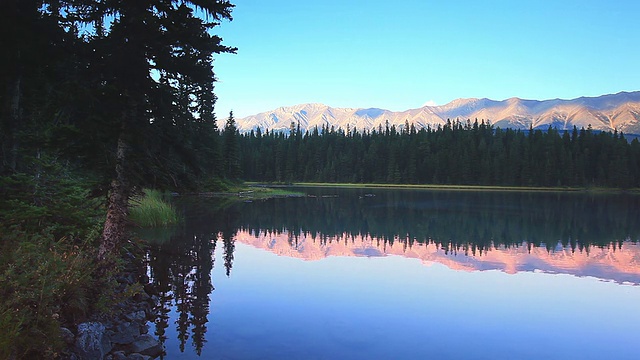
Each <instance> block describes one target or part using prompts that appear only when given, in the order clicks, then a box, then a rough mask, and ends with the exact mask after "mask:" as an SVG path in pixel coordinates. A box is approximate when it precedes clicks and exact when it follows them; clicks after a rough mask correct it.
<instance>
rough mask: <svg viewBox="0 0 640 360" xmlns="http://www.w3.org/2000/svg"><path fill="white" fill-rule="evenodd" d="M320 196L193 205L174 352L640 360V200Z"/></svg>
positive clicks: (177, 265)
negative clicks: (639, 340)
mask: <svg viewBox="0 0 640 360" xmlns="http://www.w3.org/2000/svg"><path fill="white" fill-rule="evenodd" d="M307 192H308V194H309V195H312V196H315V197H304V198H288V199H271V200H266V201H254V202H252V203H245V202H239V203H238V202H235V203H225V202H224V201H221V200H219V199H205V200H198V201H193V200H189V201H186V200H183V201H181V202H179V205H180V206H181V208H182V210H183V211H184V212H185V214H186V221H185V225H184V227H182V228H181V229H175V230H174V231H173V234H165V235H164V237H165V239H164V242H161V243H159V244H157V245H156V246H155V247H154V248H152V249H151V250H150V253H149V259H150V261H149V264H150V273H151V274H152V279H153V282H154V284H155V285H156V288H157V289H158V290H159V292H160V298H161V299H162V301H163V308H162V310H161V311H160V313H161V314H164V315H163V316H160V317H159V319H158V320H157V321H156V324H155V326H152V331H156V332H157V333H159V334H160V335H161V337H162V338H163V340H164V344H165V347H166V351H167V356H166V357H165V358H167V359H174V358H175V359H196V358H205V359H209V358H211V359H365V358H366V359H389V358H403V359H413V358H416V359H423V358H438V359H439V358H448V359H504V358H510V359H540V358H545V359H572V358H575V359H602V358H616V359H636V358H639V357H640V349H639V348H638V347H637V336H638V335H637V334H639V333H640V331H639V330H640V311H637V304H639V303H640V287H639V286H636V285H632V284H638V282H639V281H638V279H639V278H640V276H639V275H638V274H640V270H639V266H638V264H639V263H640V250H639V248H638V245H637V244H636V241H637V240H638V234H639V232H638V230H639V229H638V226H639V225H638V209H639V208H640V207H638V198H637V197H634V196H630V195H607V196H605V195H597V196H595V195H585V194H555V193H544V194H542V193H538V194H531V193H470V192H421V191H417V192H416V191H390V190H335V189H333V190H332V189H310V190H308V191H307ZM367 194H372V195H375V196H365V195H367ZM326 195H332V196H333V195H338V196H337V197H323V196H326ZM156 238H162V236H158V235H156ZM480 270H481V271H480Z"/></svg>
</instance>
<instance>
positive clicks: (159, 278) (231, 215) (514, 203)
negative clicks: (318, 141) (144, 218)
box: [143, 188, 640, 358]
mask: <svg viewBox="0 0 640 360" xmlns="http://www.w3.org/2000/svg"><path fill="white" fill-rule="evenodd" d="M303 191H305V192H306V193H307V194H309V195H311V196H308V197H303V198H277V199H270V200H264V201H254V202H251V203H244V202H236V201H232V202H230V201H225V200H222V199H202V198H182V199H179V200H178V201H177V206H178V207H179V209H180V210H181V211H182V212H183V213H184V214H185V223H184V224H183V226H181V227H180V228H178V229H173V230H172V231H169V230H166V231H165V232H164V233H156V234H151V235H143V237H146V238H153V239H156V240H158V241H157V242H156V244H155V245H153V246H152V247H151V248H150V250H149V253H148V264H149V274H150V278H151V281H152V285H153V286H154V287H155V289H156V291H157V293H158V297H159V298H160V308H159V310H158V315H159V316H158V318H157V320H156V322H155V332H156V334H157V335H158V336H159V337H160V339H161V340H162V341H163V342H167V343H174V342H176V341H177V347H178V348H179V351H180V353H184V352H186V353H190V351H188V350H187V345H188V344H190V346H191V347H193V353H195V354H196V355H200V354H202V351H203V349H204V348H205V346H206V343H207V327H208V325H209V322H210V321H214V322H215V319H214V320H211V317H210V316H211V307H212V306H215V302H213V303H212V302H211V301H212V300H211V299H212V294H213V293H214V292H215V288H214V283H213V281H212V272H213V270H214V261H215V259H216V257H217V258H218V260H217V261H218V263H216V264H215V267H216V268H217V267H220V269H222V270H223V273H224V274H226V276H227V277H229V276H230V278H229V279H230V281H233V263H234V252H235V247H236V242H240V243H243V244H247V245H249V246H251V247H254V248H259V249H264V250H267V251H269V252H272V253H275V254H277V255H282V256H287V257H294V258H299V259H304V260H321V259H324V258H326V257H331V256H339V257H344V256H355V257H380V256H387V255H395V256H401V257H405V258H413V259H419V260H420V261H422V262H423V263H424V264H425V265H430V264H432V263H440V264H443V265H445V266H446V267H448V268H449V269H452V270H462V271H484V270H499V271H503V272H505V273H509V274H514V273H517V272H545V273H560V274H570V275H575V276H579V277H594V278H597V279H602V280H607V281H613V282H616V283H620V284H633V285H638V284H640V245H639V244H638V243H637V242H638V239H640V236H639V235H640V217H639V209H640V197H639V196H636V195H629V194H626V195H625V194H620V195H589V194H566V193H564V194H563V193H499V192H495V193H493V192H443V191H435V192H432V191H399V190H371V189H367V190H364V189H322V188H310V189H303ZM369 194H371V195H375V196H371V195H369ZM327 195H329V196H327ZM160 239H164V240H160ZM218 281H219V280H218ZM172 324H175V327H174V326H173V325H172ZM169 353H171V351H169V350H168V356H169ZM174 355H175V354H173V355H172V356H174ZM254 357H255V354H254ZM170 358H173V357H170ZM186 358H189V356H187V357H186Z"/></svg>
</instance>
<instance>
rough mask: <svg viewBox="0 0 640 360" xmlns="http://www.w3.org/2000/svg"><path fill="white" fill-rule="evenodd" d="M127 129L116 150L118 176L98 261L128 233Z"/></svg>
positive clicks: (110, 251)
mask: <svg viewBox="0 0 640 360" xmlns="http://www.w3.org/2000/svg"><path fill="white" fill-rule="evenodd" d="M126 136H127V135H126V134H125V131H124V129H123V131H121V133H120V135H119V137H118V147H117V152H116V169H115V170H116V177H115V179H113V181H111V188H110V190H109V199H108V204H107V219H106V221H105V223H104V229H103V231H102V241H101V243H100V249H99V250H98V261H100V262H104V261H105V260H106V259H107V258H108V257H109V255H111V254H113V253H114V251H116V250H117V249H118V248H119V246H120V243H121V242H122V240H123V239H124V237H125V235H126V226H127V218H128V214H129V193H130V189H129V184H128V182H127V174H126V167H125V161H126V158H127V150H128V144H127V141H126V139H125V137H126Z"/></svg>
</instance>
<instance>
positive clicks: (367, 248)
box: [236, 230, 640, 285]
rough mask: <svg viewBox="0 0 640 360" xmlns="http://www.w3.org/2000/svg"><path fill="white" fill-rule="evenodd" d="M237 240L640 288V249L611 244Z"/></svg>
mask: <svg viewBox="0 0 640 360" xmlns="http://www.w3.org/2000/svg"><path fill="white" fill-rule="evenodd" d="M236 241H239V242H242V243H245V244H247V245H251V246H253V247H256V248H259V249H264V250H267V251H271V252H273V253H274V254H277V255H282V256H288V257H294V258H300V259H303V260H320V259H324V258H326V257H328V256H386V255H398V256H403V257H406V258H414V259H419V260H421V261H422V262H423V263H424V264H425V265H429V264H431V263H440V264H443V265H445V266H447V267H448V268H450V269H453V270H463V271H482V270H500V271H504V272H506V273H509V274H515V273H517V272H519V271H540V272H546V273H561V274H570V275H576V276H592V277H596V278H599V279H602V280H613V281H615V282H619V283H631V284H634V285H638V284H640V245H638V244H637V243H631V242H627V243H623V244H618V246H619V247H617V246H616V245H614V244H611V245H610V246H607V247H591V248H589V249H588V250H587V249H582V250H580V249H578V250H572V249H567V248H564V247H562V245H561V244H558V246H557V247H556V248H554V249H553V250H549V249H547V248H546V247H543V248H541V247H537V246H532V245H528V244H527V243H522V244H520V245H510V246H508V247H507V246H504V245H501V246H493V247H490V248H486V249H484V250H474V248H473V244H463V245H457V246H455V247H454V246H453V245H452V244H448V246H443V245H441V244H437V243H435V242H429V243H417V242H415V243H413V245H408V244H409V242H408V241H406V240H401V239H396V241H394V242H391V243H388V242H386V241H384V240H382V239H379V238H372V237H367V236H361V235H349V234H344V235H340V236H337V237H332V238H331V239H329V240H326V239H325V240H322V241H321V240H320V237H319V236H318V235H311V234H293V233H291V232H289V231H284V232H281V233H276V232H266V231H265V232H261V233H257V234H256V233H253V232H250V231H246V230H242V231H238V233H237V234H236Z"/></svg>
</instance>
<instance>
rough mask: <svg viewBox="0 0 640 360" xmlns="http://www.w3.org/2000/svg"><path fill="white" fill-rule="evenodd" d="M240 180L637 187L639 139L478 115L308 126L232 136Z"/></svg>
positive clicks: (639, 165) (619, 134)
mask: <svg viewBox="0 0 640 360" xmlns="http://www.w3.org/2000/svg"><path fill="white" fill-rule="evenodd" d="M237 136H238V137H239V139H238V142H239V143H240V146H239V149H240V155H239V157H240V167H241V172H242V176H243V178H244V179H246V180H252V181H262V182H284V183H288V182H328V183H387V184H451V185H485V186H527V187H529V186H534V187H607V188H622V189H627V188H635V187H638V186H640V143H639V142H638V140H637V139H634V140H632V141H631V142H629V141H627V140H626V139H625V137H624V134H622V133H619V132H617V131H614V132H599V131H594V130H592V129H591V127H588V128H587V129H584V128H582V129H577V128H575V127H574V128H573V130H572V131H565V132H559V131H557V130H556V129H554V128H549V129H548V130H545V131H542V130H539V129H536V130H533V129H530V130H528V131H522V130H513V129H500V128H495V127H493V126H492V125H491V124H490V123H489V122H484V121H478V120H475V121H473V122H472V121H471V120H466V121H465V122H461V121H453V122H452V121H448V122H447V123H446V124H445V125H444V126H439V127H437V128H428V127H427V128H422V129H420V130H417V129H416V128H415V126H413V125H410V124H408V122H407V123H405V125H404V126H403V127H401V128H400V129H397V128H396V127H395V126H389V125H387V126H386V127H381V126H380V127H378V128H377V129H374V130H371V131H362V132H360V131H357V130H355V129H354V130H346V131H345V130H343V129H337V130H336V129H335V128H333V127H331V128H329V127H326V126H325V127H322V128H321V129H318V128H314V129H313V130H311V131H307V132H305V133H303V132H302V131H300V127H299V125H297V126H296V125H295V124H293V123H292V124H291V128H290V133H289V134H285V133H281V132H268V131H266V132H265V133H262V131H261V130H260V129H257V130H255V131H251V132H249V133H246V134H243V135H239V134H238V135H237Z"/></svg>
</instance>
